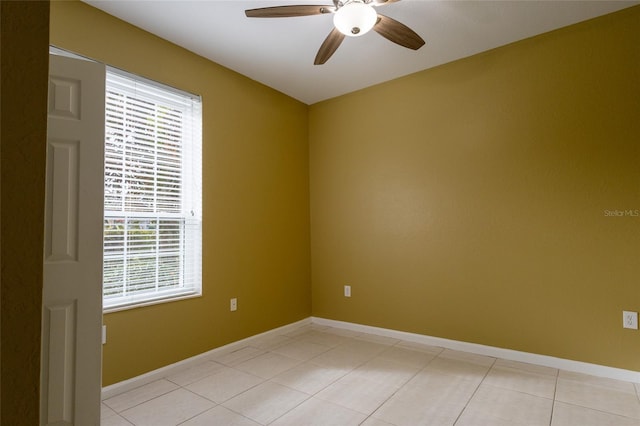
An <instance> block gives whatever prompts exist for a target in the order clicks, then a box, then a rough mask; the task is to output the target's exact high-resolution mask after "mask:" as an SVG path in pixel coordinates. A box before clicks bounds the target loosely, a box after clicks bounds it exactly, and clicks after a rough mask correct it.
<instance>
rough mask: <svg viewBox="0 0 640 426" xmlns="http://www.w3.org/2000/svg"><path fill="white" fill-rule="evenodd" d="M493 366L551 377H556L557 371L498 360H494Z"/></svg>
mask: <svg viewBox="0 0 640 426" xmlns="http://www.w3.org/2000/svg"><path fill="white" fill-rule="evenodd" d="M494 366H496V367H508V368H515V369H517V370H524V371H528V372H529V373H536V374H545V375H548V376H553V377H557V376H558V369H557V368H551V367H544V366H542V365H535V364H529V363H526V362H519V361H510V360H506V359H500V358H498V359H497V360H496V362H495V364H494Z"/></svg>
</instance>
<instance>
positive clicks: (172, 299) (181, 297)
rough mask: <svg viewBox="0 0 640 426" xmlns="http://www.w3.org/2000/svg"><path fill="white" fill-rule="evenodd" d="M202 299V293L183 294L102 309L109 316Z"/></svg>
mask: <svg viewBox="0 0 640 426" xmlns="http://www.w3.org/2000/svg"><path fill="white" fill-rule="evenodd" d="M197 297H202V292H189V293H183V294H174V295H170V296H164V297H158V298H155V299H148V300H144V301H137V302H129V303H126V302H125V303H121V304H118V305H115V306H109V307H107V308H103V309H102V313H103V314H110V313H113V312H119V311H126V310H129V309H135V308H142V307H145V306H152V305H159V304H161V303H169V302H177V301H179V300H186V299H195V298H197Z"/></svg>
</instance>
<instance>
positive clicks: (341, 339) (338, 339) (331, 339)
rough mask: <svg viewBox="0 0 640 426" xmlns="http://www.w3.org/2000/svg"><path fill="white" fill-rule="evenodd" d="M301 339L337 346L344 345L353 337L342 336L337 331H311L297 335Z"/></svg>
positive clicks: (332, 346) (331, 346)
mask: <svg viewBox="0 0 640 426" xmlns="http://www.w3.org/2000/svg"><path fill="white" fill-rule="evenodd" d="M297 338H298V339H299V340H302V341H305V342H311V343H316V344H318V345H323V346H329V347H330V348H335V347H336V346H340V345H343V344H345V343H348V342H350V341H352V339H351V338H349V337H346V336H341V335H339V334H335V333H325V332H322V331H311V332H308V333H305V334H303V335H300V336H298V337H297Z"/></svg>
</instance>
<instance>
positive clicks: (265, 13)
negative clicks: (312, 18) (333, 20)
mask: <svg viewBox="0 0 640 426" xmlns="http://www.w3.org/2000/svg"><path fill="white" fill-rule="evenodd" d="M335 10H336V8H335V7H333V6H327V5H321V6H311V5H297V6H274V7H261V8H259V9H247V10H245V11H244V14H245V15H247V18H289V17H293V16H309V15H322V14H323V13H332V12H335Z"/></svg>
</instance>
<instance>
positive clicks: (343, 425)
mask: <svg viewBox="0 0 640 426" xmlns="http://www.w3.org/2000/svg"><path fill="white" fill-rule="evenodd" d="M366 417H367V416H366V415H364V414H362V413H358V412H357V411H353V410H350V409H348V408H344V407H341V406H339V405H336V404H332V403H330V402H327V401H323V400H320V399H317V398H310V399H308V400H306V401H305V402H303V403H302V404H300V405H299V406H297V407H296V408H294V409H293V410H291V411H289V412H288V413H287V414H285V415H284V416H282V417H280V418H279V419H278V420H276V421H275V422H273V423H271V426H356V425H359V424H360V423H362V421H363V420H364V419H365V418H366Z"/></svg>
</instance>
